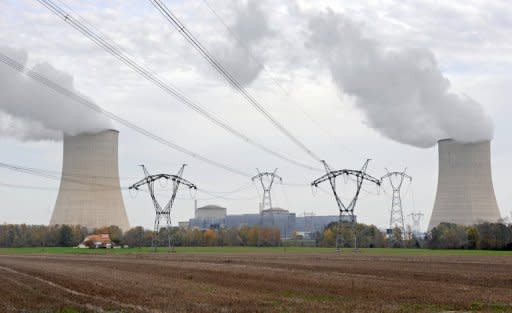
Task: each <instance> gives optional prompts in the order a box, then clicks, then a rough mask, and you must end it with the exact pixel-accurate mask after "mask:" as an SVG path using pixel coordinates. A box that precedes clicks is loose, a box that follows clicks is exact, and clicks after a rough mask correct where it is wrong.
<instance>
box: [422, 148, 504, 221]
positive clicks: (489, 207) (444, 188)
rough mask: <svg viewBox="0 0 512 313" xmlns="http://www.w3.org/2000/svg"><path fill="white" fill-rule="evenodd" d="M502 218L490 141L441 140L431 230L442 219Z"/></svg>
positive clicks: (483, 219)
mask: <svg viewBox="0 0 512 313" xmlns="http://www.w3.org/2000/svg"><path fill="white" fill-rule="evenodd" d="M499 219H500V211H499V209H498V204H497V202H496V196H495V194H494V187H493V183H492V171H491V144H490V141H482V142H477V143H460V142H456V141H454V140H451V139H448V140H441V141H439V178H438V184H437V195H436V200H435V204H434V208H433V211H432V216H431V218H430V223H429V227H428V229H429V230H430V229H432V228H434V227H436V226H437V225H439V224H440V223H442V222H447V223H455V224H461V225H472V224H476V223H480V222H497V221H498V220H499Z"/></svg>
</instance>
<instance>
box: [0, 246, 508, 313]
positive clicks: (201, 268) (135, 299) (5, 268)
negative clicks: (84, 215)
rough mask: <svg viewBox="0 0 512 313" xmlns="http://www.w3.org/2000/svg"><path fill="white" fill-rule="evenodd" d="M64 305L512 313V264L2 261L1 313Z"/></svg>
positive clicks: (264, 257) (168, 258)
mask: <svg viewBox="0 0 512 313" xmlns="http://www.w3.org/2000/svg"><path fill="white" fill-rule="evenodd" d="M65 308H72V309H76V310H77V311H79V312H443V311H459V312H460V311H471V310H476V311H484V312H512V258H510V257H480V256H463V257H453V256H450V257H439V256H414V257H411V256H382V255H368V254H353V253H347V254H340V255H337V254H334V253H333V254H328V255H325V254H324V255H312V254H308V255H302V254H230V255H220V254H158V255H151V254H139V255H37V256H35V255H0V312H59V311H60V310H63V309H65ZM63 312H64V311H63Z"/></svg>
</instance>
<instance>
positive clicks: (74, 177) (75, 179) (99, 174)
mask: <svg viewBox="0 0 512 313" xmlns="http://www.w3.org/2000/svg"><path fill="white" fill-rule="evenodd" d="M118 136H119V132H118V131H116V130H105V131H101V132H99V133H96V134H79V135H76V136H69V135H65V136H64V149H63V163H62V176H61V181H60V188H59V193H58V196H57V201H56V203H55V208H54V210H53V214H52V217H51V220H50V225H56V224H61V225H62V224H67V225H81V226H85V227H87V228H89V229H93V228H99V227H103V226H111V225H116V226H119V227H120V228H121V229H122V230H124V231H126V230H128V229H129V223H128V216H127V215H126V211H125V207H124V202H123V197H122V194H121V188H120V183H119V168H118Z"/></svg>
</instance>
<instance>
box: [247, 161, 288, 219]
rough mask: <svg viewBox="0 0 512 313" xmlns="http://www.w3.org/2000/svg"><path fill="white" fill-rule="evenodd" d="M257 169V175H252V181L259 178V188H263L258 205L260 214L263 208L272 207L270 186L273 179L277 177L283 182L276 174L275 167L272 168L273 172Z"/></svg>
mask: <svg viewBox="0 0 512 313" xmlns="http://www.w3.org/2000/svg"><path fill="white" fill-rule="evenodd" d="M256 170H257V171H258V175H256V176H254V177H253V178H252V181H253V182H254V181H256V180H259V181H260V184H261V188H262V189H263V199H262V201H261V206H260V214H261V213H262V211H263V210H267V209H271V208H272V194H271V191H272V186H273V185H274V181H275V180H276V179H277V180H279V182H283V179H282V178H281V177H280V176H279V175H277V174H276V172H277V168H276V169H275V170H274V172H260V170H259V169H256Z"/></svg>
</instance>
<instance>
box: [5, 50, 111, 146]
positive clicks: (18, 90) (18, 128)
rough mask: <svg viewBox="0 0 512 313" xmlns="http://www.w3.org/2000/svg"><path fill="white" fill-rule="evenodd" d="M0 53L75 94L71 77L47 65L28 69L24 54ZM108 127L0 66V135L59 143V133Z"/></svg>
mask: <svg viewBox="0 0 512 313" xmlns="http://www.w3.org/2000/svg"><path fill="white" fill-rule="evenodd" d="M0 50H1V51H2V52H3V53H5V54H6V55H8V56H9V57H10V58H12V59H15V60H16V61H18V62H19V63H21V64H24V65H25V71H35V72H37V73H39V74H41V75H43V76H44V77H46V78H48V79H50V80H52V81H53V82H55V83H57V84H59V85H61V86H62V87H64V88H66V89H69V90H71V91H73V92H75V93H78V92H77V91H76V90H75V89H74V87H73V77H71V76H70V75H68V74H66V73H64V72H62V71H59V70H57V69H55V68H54V67H52V66H51V65H50V64H48V63H39V64H36V65H35V66H33V67H32V69H28V68H27V66H26V64H27V59H28V54H27V52H26V51H22V50H16V49H10V48H6V47H0ZM107 128H111V125H110V121H109V120H108V119H107V118H106V117H104V116H101V115H100V114H98V113H97V112H94V111H92V110H90V109H88V108H85V107H83V106H81V105H80V104H78V103H73V102H72V100H70V99H68V98H66V97H64V96H62V95H60V94H57V93H56V92H54V91H52V90H50V89H48V88H46V87H45V86H42V85H40V84H39V83H37V82H35V81H33V80H32V79H31V78H29V77H26V76H24V75H22V74H21V73H19V72H16V71H14V70H12V69H10V68H9V67H7V66H5V65H3V64H1V63H0V136H3V137H13V138H16V139H19V140H59V139H61V137H62V133H65V134H69V135H76V134H79V133H83V132H98V131H100V130H103V129H107Z"/></svg>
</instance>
